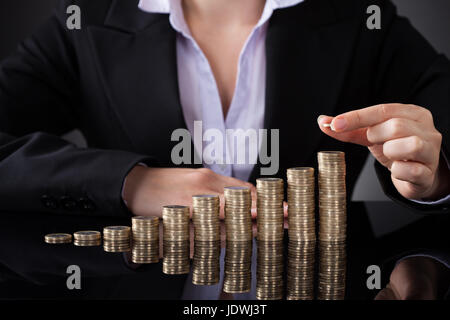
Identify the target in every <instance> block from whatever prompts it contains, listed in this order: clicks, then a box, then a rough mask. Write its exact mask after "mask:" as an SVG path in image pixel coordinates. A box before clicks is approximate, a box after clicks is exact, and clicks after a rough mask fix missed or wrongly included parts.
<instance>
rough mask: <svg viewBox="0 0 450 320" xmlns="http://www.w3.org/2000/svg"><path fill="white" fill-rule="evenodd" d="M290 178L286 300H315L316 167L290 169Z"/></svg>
mask: <svg viewBox="0 0 450 320" xmlns="http://www.w3.org/2000/svg"><path fill="white" fill-rule="evenodd" d="M287 181H288V192H287V193H288V203H289V207H288V223H289V231H288V234H289V244H288V267H287V299H288V300H311V299H314V261H315V259H314V256H315V241H316V226H315V197H314V184H315V177H314V169H313V168H309V167H298V168H292V169H288V170H287Z"/></svg>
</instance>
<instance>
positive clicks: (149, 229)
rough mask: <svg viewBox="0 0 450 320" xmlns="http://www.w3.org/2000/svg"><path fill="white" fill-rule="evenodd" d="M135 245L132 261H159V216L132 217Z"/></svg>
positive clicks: (133, 246) (132, 250)
mask: <svg viewBox="0 0 450 320" xmlns="http://www.w3.org/2000/svg"><path fill="white" fill-rule="evenodd" d="M131 230H132V233H133V245H132V249H131V261H132V262H134V263H156V262H158V261H159V218H158V217H142V216H137V217H133V218H132V219H131Z"/></svg>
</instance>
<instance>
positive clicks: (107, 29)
mask: <svg viewBox="0 0 450 320" xmlns="http://www.w3.org/2000/svg"><path fill="white" fill-rule="evenodd" d="M369 2H370V3H369ZM72 3H75V4H77V5H79V6H80V7H81V11H82V29H81V30H72V31H71V30H68V29H67V28H66V19H67V17H68V15H67V14H66V8H67V6H68V5H70V4H72ZM137 3H138V1H137V0H96V1H88V0H80V1H61V2H60V5H59V7H58V9H57V10H56V12H55V14H54V15H53V16H52V17H51V18H50V19H49V20H48V21H47V22H46V23H45V24H44V25H43V26H42V27H41V28H40V29H39V30H37V31H36V33H35V34H34V35H33V36H31V37H30V38H29V39H27V40H25V41H24V42H23V43H22V44H21V45H20V47H19V49H18V51H17V52H16V53H15V54H14V55H13V56H12V57H11V58H9V59H7V60H5V61H4V62H3V63H2V65H1V69H0V132H1V133H0V177H1V184H0V200H1V201H0V210H9V211H45V212H67V213H75V214H80V213H89V214H95V212H97V213H98V214H112V215H127V214H129V212H128V211H127V210H126V208H125V207H124V206H123V204H122V200H121V188H122V183H123V181H124V178H125V176H126V174H127V173H128V172H129V170H130V169H131V168H132V167H133V166H135V165H136V163H138V162H145V163H147V164H149V165H160V166H173V164H172V162H171V160H170V154H171V149H172V147H173V146H174V145H175V144H176V142H171V139H170V138H171V134H172V132H173V130H175V129H177V128H185V127H186V124H185V123H184V119H183V114H182V109H181V106H180V98H179V92H178V80H177V65H176V45H175V40H176V37H175V36H176V33H175V31H174V30H173V29H172V28H171V26H170V23H169V19H168V15H166V14H149V13H145V12H142V11H140V10H139V9H138V8H137ZM369 4H378V5H379V6H380V7H381V9H382V10H381V12H382V28H381V30H368V29H367V27H366V19H367V18H368V15H367V14H366V8H367V6H368V5H369ZM266 53H267V80H266V81H267V86H266V87H267V89H266V105H265V107H266V112H265V127H266V128H279V129H280V161H281V163H280V170H279V176H281V177H284V176H285V170H286V169H287V168H289V167H293V166H299V165H302V166H316V152H317V151H320V150H332V149H337V150H343V151H345V152H346V157H347V164H348V175H347V176H348V179H347V184H348V192H349V194H351V192H352V190H353V187H354V185H355V182H356V179H357V177H358V175H359V173H360V171H361V169H362V166H363V164H364V162H365V159H366V157H367V150H366V148H364V147H360V146H357V145H352V144H344V143H340V142H338V141H335V140H333V139H331V138H329V137H327V136H326V135H324V134H322V133H321V132H320V130H319V129H318V128H317V124H316V118H317V116H318V115H320V114H327V115H336V114H339V113H342V112H345V111H349V110H352V109H355V108H361V107H366V106H369V105H374V104H378V103H384V102H399V103H412V104H417V105H421V106H424V107H427V108H429V109H430V110H431V111H432V113H433V114H434V117H435V122H436V127H437V128H438V130H440V132H441V133H442V134H443V136H444V139H443V140H444V144H446V143H448V140H449V136H448V128H449V125H448V110H449V107H450V64H449V61H448V60H447V59H446V58H445V57H444V56H442V55H438V54H437V53H436V52H435V50H434V49H433V48H432V47H431V46H430V45H429V44H428V43H427V41H426V40H425V39H424V38H422V36H421V35H420V34H419V33H418V32H417V31H416V30H414V28H413V27H412V26H411V25H410V23H409V22H408V21H407V20H406V19H404V18H400V17H398V16H397V15H396V10H395V8H394V6H393V5H392V4H391V2H389V1H381V0H380V1H363V0H346V1H343V0H306V1H304V2H303V3H301V4H299V5H297V6H294V7H291V8H286V9H282V10H277V11H275V13H274V14H273V16H272V18H271V20H270V24H269V28H268V33H267V40H266ZM74 128H79V129H81V131H82V132H83V134H84V135H85V137H86V139H87V142H88V144H89V148H87V149H81V148H77V147H75V146H73V145H71V144H70V143H68V142H66V141H64V140H62V139H61V138H59V137H58V135H60V134H62V133H65V132H67V131H70V130H72V129H74ZM447 155H448V154H447ZM259 168H260V165H257V166H256V167H255V169H254V171H253V173H252V175H251V179H250V180H251V181H254V180H255V179H256V177H257V176H258V175H259ZM379 172H380V175H379V176H380V180H381V183H382V184H383V185H384V186H385V189H386V190H387V191H389V193H390V195H391V196H392V197H394V198H396V199H398V200H400V201H403V202H404V203H405V204H407V205H409V206H411V207H413V208H419V209H421V210H428V211H437V212H442V211H443V210H444V211H445V210H448V209H445V208H442V207H436V206H420V205H416V204H414V203H411V202H409V201H407V200H406V199H402V200H401V197H400V196H399V195H398V194H396V191H395V189H393V188H392V184H391V182H390V177H389V172H388V171H387V170H385V169H384V168H379ZM94 211H95V212H94Z"/></svg>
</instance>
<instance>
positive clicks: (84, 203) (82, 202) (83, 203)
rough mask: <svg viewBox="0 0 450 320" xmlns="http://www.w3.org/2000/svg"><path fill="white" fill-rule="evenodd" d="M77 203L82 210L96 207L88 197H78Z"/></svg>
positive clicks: (91, 209) (90, 209) (92, 209)
mask: <svg viewBox="0 0 450 320" xmlns="http://www.w3.org/2000/svg"><path fill="white" fill-rule="evenodd" d="M78 205H79V207H80V208H81V209H83V210H84V211H94V210H95V209H96V207H95V204H94V202H93V201H92V200H91V199H89V198H80V199H78Z"/></svg>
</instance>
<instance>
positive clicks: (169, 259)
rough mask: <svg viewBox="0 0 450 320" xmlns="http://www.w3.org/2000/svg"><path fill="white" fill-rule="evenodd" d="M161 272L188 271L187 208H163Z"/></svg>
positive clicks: (176, 206) (174, 206) (177, 272)
mask: <svg viewBox="0 0 450 320" xmlns="http://www.w3.org/2000/svg"><path fill="white" fill-rule="evenodd" d="M162 215H163V237H164V240H163V255H164V259H163V272H164V273H165V274H186V273H189V270H190V258H189V245H190V242H189V207H187V206H178V205H171V206H164V207H163V213H162Z"/></svg>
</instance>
